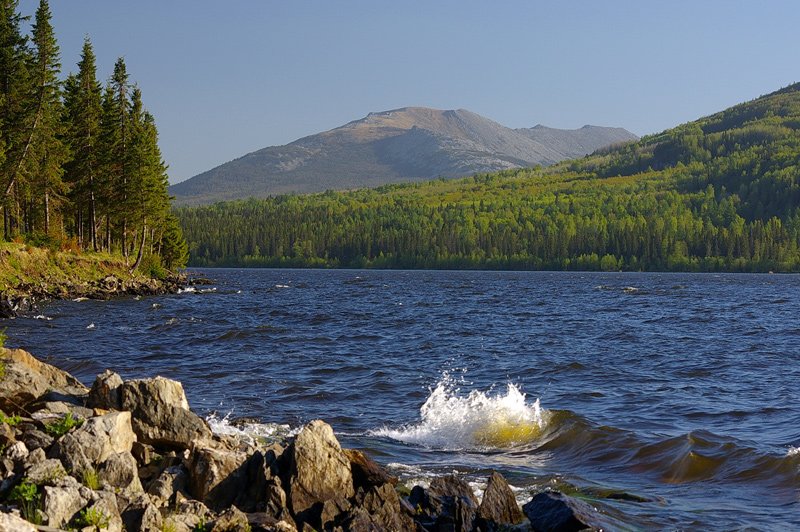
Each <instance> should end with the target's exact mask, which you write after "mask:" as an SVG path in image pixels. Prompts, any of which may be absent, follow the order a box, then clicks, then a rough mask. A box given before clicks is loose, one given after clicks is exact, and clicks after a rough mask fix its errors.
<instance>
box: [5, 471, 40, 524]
mask: <svg viewBox="0 0 800 532" xmlns="http://www.w3.org/2000/svg"><path fill="white" fill-rule="evenodd" d="M39 498H40V495H39V488H38V487H37V486H36V484H34V483H32V482H31V481H29V480H28V479H27V478H26V479H23V480H22V482H20V483H19V484H17V485H16V486H14V489H12V490H11V493H9V495H8V500H9V501H12V502H15V503H17V504H18V505H19V508H20V512H21V513H22V517H23V518H24V519H25V520H27V521H30V522H31V523H34V524H41V519H40V517H39V514H38V513H37V512H36V510H37V509H38V507H39Z"/></svg>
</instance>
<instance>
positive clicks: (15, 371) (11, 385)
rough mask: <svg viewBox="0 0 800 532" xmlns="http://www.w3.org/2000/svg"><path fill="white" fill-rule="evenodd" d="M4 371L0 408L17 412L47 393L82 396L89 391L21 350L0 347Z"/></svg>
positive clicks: (62, 372)
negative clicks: (55, 392) (54, 392)
mask: <svg viewBox="0 0 800 532" xmlns="http://www.w3.org/2000/svg"><path fill="white" fill-rule="evenodd" d="M0 360H1V361H2V362H3V363H4V364H5V368H6V370H5V372H4V376H3V379H2V385H0V409H1V410H3V411H4V412H11V413H14V412H19V411H20V409H22V408H25V406H26V405H28V404H29V403H31V402H33V401H35V400H37V399H38V398H40V397H41V396H43V395H44V394H45V393H46V392H48V391H57V392H59V393H63V394H65V395H82V394H85V393H86V392H87V391H88V390H87V389H86V387H85V386H84V385H83V384H81V383H80V382H79V381H78V380H77V379H75V378H74V377H73V376H72V375H70V374H68V373H67V372H65V371H61V370H60V369H58V368H56V367H54V366H51V365H50V364H45V363H44V362H40V361H39V360H37V359H36V358H34V357H33V355H31V354H30V353H28V352H27V351H23V350H22V349H6V348H0Z"/></svg>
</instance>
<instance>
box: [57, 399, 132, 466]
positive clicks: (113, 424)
mask: <svg viewBox="0 0 800 532" xmlns="http://www.w3.org/2000/svg"><path fill="white" fill-rule="evenodd" d="M135 440H136V435H135V434H134V433H133V430H132V428H131V413H130V412H111V413H109V414H106V415H103V416H97V417H93V418H89V419H87V420H86V421H85V422H84V423H83V425H81V426H80V427H79V428H78V429H76V430H73V431H72V432H68V433H67V434H65V435H64V436H62V437H61V438H60V439H59V440H58V441H56V442H55V443H54V444H53V446H52V447H51V448H50V451H49V453H48V456H50V457H51V458H59V459H60V460H61V462H62V463H63V464H64V466H66V468H67V469H68V470H70V471H71V472H73V473H83V472H85V471H87V470H94V469H96V468H97V466H98V465H99V464H100V463H102V462H105V461H106V460H107V459H108V457H110V456H111V455H112V454H116V453H130V451H131V447H132V446H133V442H134V441H135Z"/></svg>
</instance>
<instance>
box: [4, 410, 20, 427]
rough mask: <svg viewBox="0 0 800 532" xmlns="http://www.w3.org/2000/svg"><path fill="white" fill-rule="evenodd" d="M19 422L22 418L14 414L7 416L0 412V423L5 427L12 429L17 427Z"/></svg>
mask: <svg viewBox="0 0 800 532" xmlns="http://www.w3.org/2000/svg"><path fill="white" fill-rule="evenodd" d="M20 421H22V418H21V417H19V416H18V415H16V414H15V415H13V416H7V415H5V413H4V412H3V411H2V410H0V423H5V424H6V425H11V426H12V427H14V426H16V425H18V424H19V422H20Z"/></svg>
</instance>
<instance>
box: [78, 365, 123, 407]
mask: <svg viewBox="0 0 800 532" xmlns="http://www.w3.org/2000/svg"><path fill="white" fill-rule="evenodd" d="M121 386H122V377H120V376H119V375H118V374H117V373H114V372H113V371H111V370H108V369H107V370H105V371H104V372H103V373H101V374H100V375H98V376H97V378H95V380H94V384H92V389H91V390H89V398H88V399H87V402H86V405H87V406H88V407H89V408H102V409H105V410H122V401H121V398H120V387H121Z"/></svg>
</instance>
